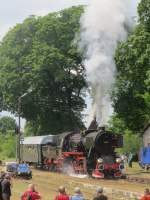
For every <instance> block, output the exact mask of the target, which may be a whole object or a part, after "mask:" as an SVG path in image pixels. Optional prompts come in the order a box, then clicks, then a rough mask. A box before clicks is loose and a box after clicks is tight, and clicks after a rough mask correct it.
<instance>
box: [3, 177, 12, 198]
mask: <svg viewBox="0 0 150 200" xmlns="http://www.w3.org/2000/svg"><path fill="white" fill-rule="evenodd" d="M1 186H2V199H3V200H10V196H11V178H10V176H9V175H8V174H6V176H5V178H4V180H3V181H2V183H1Z"/></svg>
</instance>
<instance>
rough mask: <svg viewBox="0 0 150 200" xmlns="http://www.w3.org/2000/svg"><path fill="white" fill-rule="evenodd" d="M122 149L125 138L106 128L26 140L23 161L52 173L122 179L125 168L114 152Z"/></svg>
mask: <svg viewBox="0 0 150 200" xmlns="http://www.w3.org/2000/svg"><path fill="white" fill-rule="evenodd" d="M122 146H123V138H122V136H121V135H115V134H113V133H112V132H109V131H106V130H105V129H104V128H99V129H88V130H86V131H84V132H66V133H62V134H59V135H48V136H34V137H27V138H25V139H24V141H23V143H22V160H23V161H25V162H29V163H32V164H35V165H37V166H41V167H43V168H46V169H48V170H52V171H59V172H65V173H66V172H70V169H71V172H72V173H76V174H87V173H88V174H90V175H92V177H95V178H104V177H107V176H113V177H121V176H122V170H123V169H124V165H123V162H122V160H121V159H120V158H119V157H118V156H117V154H116V152H115V149H116V148H120V147H122Z"/></svg>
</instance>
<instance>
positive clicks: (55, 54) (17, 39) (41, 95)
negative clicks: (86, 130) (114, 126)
mask: <svg viewBox="0 0 150 200" xmlns="http://www.w3.org/2000/svg"><path fill="white" fill-rule="evenodd" d="M82 11H83V8H82V7H80V6H79V7H72V8H70V9H66V10H63V11H60V12H56V13H50V14H48V15H47V16H45V17H35V16H31V17H30V18H28V19H26V20H25V21H24V22H23V23H22V24H18V25H16V26H15V27H14V28H13V29H12V30H10V31H9V32H8V34H7V35H6V36H5V37H4V39H3V41H2V43H1V45H0V98H1V102H2V105H1V109H5V110H9V111H11V112H13V113H17V109H18V108H17V107H18V98H19V97H20V96H21V95H22V94H24V93H25V92H26V91H27V90H28V89H29V88H32V92H31V93H30V94H28V95H26V96H25V97H24V98H22V100H21V116H22V117H24V118H26V119H27V121H28V122H29V123H28V124H30V125H33V126H34V127H36V129H35V128H34V130H35V131H36V134H37V133H38V134H48V133H52V134H53V133H58V132H61V131H66V130H72V129H74V128H76V127H83V122H82V115H81V111H82V110H83V108H84V107H85V103H84V99H83V97H84V88H85V87H86V81H85V70H84V67H83V65H82V59H81V55H80V53H79V52H78V50H77V45H75V44H74V38H75V34H76V33H77V32H78V30H79V19H80V16H81V13H82Z"/></svg>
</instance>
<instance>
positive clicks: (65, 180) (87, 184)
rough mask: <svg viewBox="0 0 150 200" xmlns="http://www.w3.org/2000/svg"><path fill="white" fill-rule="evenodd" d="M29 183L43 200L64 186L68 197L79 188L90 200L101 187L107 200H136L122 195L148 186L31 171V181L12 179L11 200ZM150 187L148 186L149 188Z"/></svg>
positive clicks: (16, 197)
mask: <svg viewBox="0 0 150 200" xmlns="http://www.w3.org/2000/svg"><path fill="white" fill-rule="evenodd" d="M29 183H35V184H36V187H37V190H38V191H39V192H40V193H41V195H42V199H43V200H52V199H54V196H55V194H57V193H58V192H57V188H58V187H59V186H60V185H64V186H66V188H67V193H68V194H69V195H72V194H73V190H74V188H75V187H77V186H79V187H80V188H81V190H82V192H83V194H84V196H85V198H86V199H87V200H89V199H92V198H93V196H94V195H95V189H96V187H99V186H102V187H104V188H105V194H107V195H108V196H109V200H119V199H122V200H123V199H124V200H127V199H136V198H135V197H134V198H133V197H132V198H129V197H128V196H125V195H124V193H130V192H135V193H143V190H144V188H145V187H148V185H144V184H138V183H129V182H127V181H126V180H97V179H92V178H77V177H70V176H67V175H63V174H58V173H50V172H45V171H40V170H33V179H32V180H22V179H14V180H13V188H12V194H13V195H12V198H11V200H19V199H20V195H21V193H22V192H23V191H25V189H26V188H27V185H28V184H29ZM149 187H150V186H149Z"/></svg>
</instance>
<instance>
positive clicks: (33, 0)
mask: <svg viewBox="0 0 150 200" xmlns="http://www.w3.org/2000/svg"><path fill="white" fill-rule="evenodd" d="M90 1H92V0H0V40H1V39H2V38H3V36H4V35H5V34H6V33H7V31H8V30H9V29H10V28H12V27H13V26H14V25H15V24H16V23H21V22H22V21H23V20H24V19H25V18H27V17H28V16H30V15H38V16H44V15H46V14H48V13H49V12H54V11H59V10H61V9H64V8H68V7H71V6H73V5H87V4H88V3H89V2H90ZM123 1H124V0H123ZM131 1H132V5H131V6H132V9H131V10H132V11H133V15H135V13H136V9H135V7H136V6H137V2H138V1H139V0H131ZM90 103H91V101H90V100H89V99H88V98H87V104H90ZM89 109H90V108H89ZM3 115H8V113H7V112H2V113H0V116H3ZM22 126H24V120H22Z"/></svg>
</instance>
